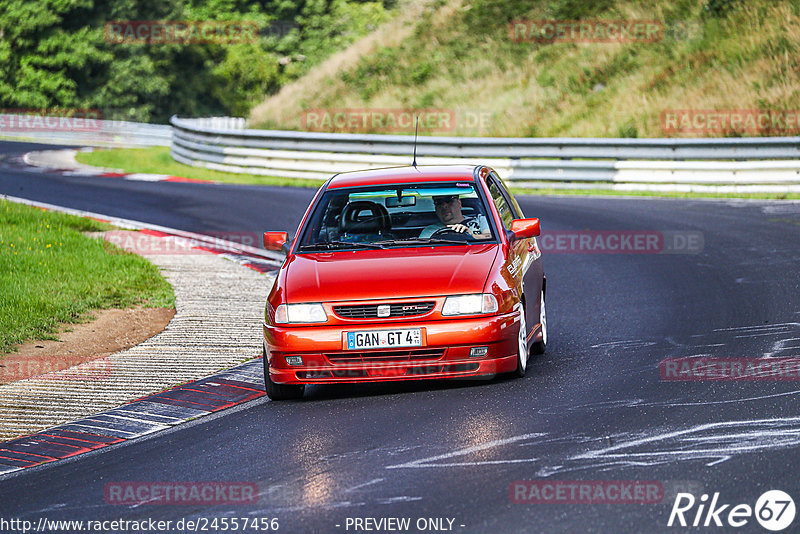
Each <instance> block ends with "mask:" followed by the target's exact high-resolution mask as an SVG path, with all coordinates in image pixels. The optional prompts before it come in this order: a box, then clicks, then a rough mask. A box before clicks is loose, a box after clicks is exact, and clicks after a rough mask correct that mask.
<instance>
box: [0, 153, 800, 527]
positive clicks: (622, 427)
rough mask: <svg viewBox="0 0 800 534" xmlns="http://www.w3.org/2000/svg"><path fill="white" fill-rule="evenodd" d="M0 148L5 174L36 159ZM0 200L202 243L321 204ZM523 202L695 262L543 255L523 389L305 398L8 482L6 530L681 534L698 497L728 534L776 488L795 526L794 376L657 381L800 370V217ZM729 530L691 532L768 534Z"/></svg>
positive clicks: (450, 386) (43, 192)
mask: <svg viewBox="0 0 800 534" xmlns="http://www.w3.org/2000/svg"><path fill="white" fill-rule="evenodd" d="M0 146H2V153H4V154H20V153H21V152H22V151H24V150H26V149H27V150H30V149H31V148H30V147H31V145H27V146H26V145H22V144H13V143H3V144H2V145H0ZM38 146H41V145H38ZM422 163H423V164H424V161H423V162H422ZM0 194H7V195H13V196H18V197H24V198H27V199H31V200H37V201H42V202H48V203H53V204H58V205H62V206H66V207H71V208H78V209H84V210H90V211H94V212H98V213H103V214H107V215H112V216H118V217H125V218H130V219H136V220H140V221H146V222H151V223H155V224H159V225H164V226H171V227H175V228H180V229H183V230H189V231H194V232H226V231H252V232H260V231H263V230H266V229H270V230H288V231H294V230H295V229H296V226H297V223H298V221H299V218H300V217H301V216H302V213H303V211H304V210H305V208H306V206H307V204H308V202H309V200H310V199H311V197H312V196H313V194H314V191H313V190H310V189H291V188H274V187H250V186H223V185H204V184H192V183H165V182H160V183H149V182H134V181H125V180H121V179H114V178H97V177H79V176H60V175H53V174H33V173H28V172H22V171H17V170H13V169H8V168H6V169H3V170H2V171H0ZM519 200H520V204H521V205H522V208H523V210H524V212H525V214H526V215H527V216H534V217H539V218H540V219H541V221H542V228H543V231H545V232H554V231H559V232H565V233H564V234H563V235H566V236H569V235H574V232H582V233H583V234H585V235H590V236H592V239H594V238H596V236H597V235H603V236H606V235H608V234H607V233H606V234H598V233H596V232H598V231H614V232H617V233H618V234H621V235H627V234H626V233H630V232H635V231H643V232H649V233H652V232H677V233H678V234H663V235H668V236H672V237H670V240H671V241H670V242H671V243H672V244H673V245H676V246H679V247H680V246H681V245H682V244H683V242H682V241H681V240H680V239H678V240H677V241H676V238H675V237H674V236H675V235H679V236H694V237H693V238H692V239H694V241H693V242H694V243H695V248H694V249H692V250H672V251H670V252H671V253H663V252H662V253H624V254H620V253H586V252H587V251H585V250H584V251H583V253H574V251H572V253H564V251H562V253H558V252H557V251H554V250H551V251H550V252H548V247H546V246H544V244H543V247H544V248H545V257H544V261H545V272H546V274H547V278H548V285H547V287H548V292H547V297H548V298H547V311H548V324H549V329H550V343H549V345H548V351H547V354H546V355H544V356H540V357H533V358H532V359H531V361H530V363H529V368H528V374H527V375H526V376H525V378H524V379H521V380H513V379H503V378H500V379H495V380H492V381H461V382H447V383H436V382H433V383H424V382H423V383H414V384H392V385H360V386H350V385H342V386H333V387H331V386H329V387H310V388H307V390H306V398H305V399H304V400H303V401H302V402H285V403H273V402H270V401H269V400H267V399H266V397H264V398H262V399H259V400H256V401H252V402H249V403H247V404H244V405H242V406H240V407H237V408H233V409H230V410H226V411H223V412H221V413H219V414H218V415H215V416H209V417H205V418H203V419H201V420H199V421H196V422H194V423H188V424H185V425H182V426H179V427H176V428H174V429H172V430H169V431H165V432H163V433H158V434H155V435H152V436H148V437H144V438H141V439H137V440H134V441H132V442H128V443H126V444H123V445H120V446H112V447H108V448H106V449H103V450H102V451H98V452H95V453H89V454H86V455H82V456H80V457H77V458H75V459H73V460H67V461H62V462H57V463H54V464H50V465H44V466H42V467H36V468H31V469H27V470H24V471H21V472H18V473H16V474H13V475H10V476H6V477H4V478H0V516H1V517H6V518H7V517H14V518H21V519H26V520H30V521H33V522H34V523H35V522H37V521H38V520H39V519H40V518H42V517H46V518H47V519H50V520H53V519H65V520H113V519H125V520H142V519H148V518H152V519H156V520H159V519H160V520H172V521H173V522H174V521H176V520H179V519H181V518H184V519H192V520H197V519H201V520H202V519H203V518H207V519H208V520H211V519H213V518H223V517H226V518H232V517H237V518H245V517H246V518H250V519H253V518H278V520H279V525H280V526H279V529H278V531H279V532H358V531H361V532H363V531H367V529H366V527H367V526H375V525H376V524H375V523H369V522H361V523H357V522H356V521H355V520H356V519H357V518H360V519H363V518H374V519H375V520H376V521H379V520H381V519H388V518H409V519H410V525H411V527H410V530H407V531H409V532H417V531H434V530H436V528H435V527H439V528H441V529H443V530H448V529H449V530H451V531H454V532H492V533H500V532H681V531H685V530H687V529H686V528H681V527H678V526H673V527H668V526H667V522H668V519H669V516H670V511H671V509H672V507H673V503H674V501H675V492H676V491H683V492H688V493H691V494H693V496H694V497H695V498H696V499H697V501H698V504H695V506H694V507H693V508H691V510H690V511H687V512H686V515H685V517H686V519H687V521H688V522H691V521H694V518H695V515H696V512H697V511H698V505H699V501H700V499H701V495H702V494H707V495H709V496H713V495H714V494H715V493H719V496H718V507H719V505H722V504H728V505H730V506H729V507H728V508H727V509H726V510H725V511H724V512H723V513H721V514H720V515H719V516H718V517H719V518H720V519H721V520H722V521H723V522H725V521H727V518H728V512H729V511H730V509H731V508H733V506H735V505H737V504H747V505H749V506H750V507H755V505H756V501H757V500H758V498H759V496H760V495H761V494H762V493H764V492H765V491H767V490H770V489H778V490H783V491H784V492H786V493H788V494H789V495H790V496H792V497H793V498H794V500H795V502H796V503H797V504H798V505H800V501H799V500H798V499H799V498H800V479H799V478H798V476H797V468H798V466H800V410H798V408H800V402H798V398H799V397H800V382H799V381H798V378H797V376H796V375H795V377H794V378H793V379H789V380H713V381H712V380H689V381H676V380H664V379H662V377H661V374H660V367H659V364H660V362H662V360H665V359H669V358H685V357H690V356H694V357H701V356H702V357H716V358H764V357H772V358H780V357H791V356H794V357H797V356H800V275H799V273H798V271H800V269H799V268H798V267H800V203H777V202H766V201H764V202H761V201H737V200H731V201H687V200H666V199H665V200H655V199H616V198H554V197H543V198H537V197H535V196H525V197H519ZM567 232H572V233H573V234H570V233H567ZM659 235H661V234H659ZM698 239H699V241H698ZM698 243H700V245H699V246H697V244H698ZM567 252H569V251H567ZM595 252H596V251H595ZM647 252H652V251H647ZM253 356H254V357H255V356H257V355H256V354H254V355H253ZM178 364H179V363H178V362H176V365H178ZM662 370H663V367H662ZM534 480H536V481H540V482H546V481H550V482H557V481H576V480H582V481H596V482H595V483H594V484H595V486H603V484H605V486H603V487H609V486H610V485H612V484H614V483H618V482H614V481H651V482H653V483H657V484H658V487H660V488H662V489H663V494H664V497H663V499H661V502H659V503H655V504H637V503H619V502H615V503H600V502H596V501H594V502H591V503H571V504H567V503H565V502H564V501H559V502H558V503H531V502H525V503H516V502H512V497H513V496H514V495H513V491H512V492H511V493H510V488H511V489H513V488H514V486H513V483H514V482H515V481H534ZM130 481H139V482H156V481H160V482H175V481H183V482H197V481H217V482H218V481H230V482H249V483H255V484H256V485H257V486H258V496H257V498H256V499H255V502H251V503H247V504H239V503H234V504H219V505H213V506H208V505H172V506H170V505H148V504H143V505H139V506H126V505H114V504H108V502H107V500H108V499H107V498H106V497H107V496H105V495H104V489H105V488H106V485H107V484H109V483H117V482H130ZM708 500H709V501H710V500H711V498H709V499H708ZM706 504H707V503H706ZM707 508H708V507H707ZM437 518H439V519H441V521H440V522H439V521H428V520H429V519H437ZM451 520H452V522H450V521H451ZM705 520H706V516H705V514H702V518H701V523H700V524H701V525H702V521H705ZM710 521H711V523H710V524H711V525H713V524H714V522H713V518H712V519H710ZM173 524H174V523H173ZM359 524H360V525H361V527H362V528H360V529H359V528H357V525H359ZM723 524H724V528H719V527H714V526H710V527H708V528H703V527H702V526H701V527H698V528H695V529H693V531H708V530H710V531H715V532H722V531H725V532H729V531H732V530H735V531H737V532H766V530H764V529H763V528H762V527H761V526H760V525H759V524H758V522H757V521H756V519H755V517H750V518H748V522H747V523H746V525H745V526H743V527H741V528H737V529H732V528H731V526H729V525H728V524H727V523H723ZM381 525H383V527H384V531H388V530H387V529H386V527H387V526H388V525H389V523H385V522H384V523H381ZM798 525H800V519H795V521H794V523H793V524H792V528H789V529H788V530H787V532H790V531H794V532H796V531H797V529H798V528H800V527H798ZM418 527H420V528H419V530H418ZM208 531H210V532H214V530H212V529H209V530H208ZM248 531H249V532H255V530H248Z"/></svg>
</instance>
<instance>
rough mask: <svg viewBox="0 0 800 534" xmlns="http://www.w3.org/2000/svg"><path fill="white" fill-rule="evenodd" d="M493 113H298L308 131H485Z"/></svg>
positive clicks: (370, 110)
mask: <svg viewBox="0 0 800 534" xmlns="http://www.w3.org/2000/svg"><path fill="white" fill-rule="evenodd" d="M491 117H492V113H491V112H490V111H487V110H478V109H445V108H426V109H404V108H328V109H325V108H320V109H306V110H304V111H303V112H302V113H301V114H300V128H301V129H303V130H305V131H307V132H349V133H410V134H412V133H414V131H415V130H416V129H417V128H418V129H419V132H424V133H437V132H438V133H444V132H453V131H455V130H456V129H459V130H463V131H474V132H485V131H487V130H488V129H489V127H490V126H491Z"/></svg>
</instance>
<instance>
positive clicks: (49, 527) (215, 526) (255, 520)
mask: <svg viewBox="0 0 800 534" xmlns="http://www.w3.org/2000/svg"><path fill="white" fill-rule="evenodd" d="M279 531H280V521H279V520H278V518H275V517H254V516H246V517H228V516H226V517H204V516H200V517H197V516H193V517H191V518H185V517H184V518H180V519H166V520H165V519H153V518H141V519H101V520H95V519H82V520H73V519H49V518H47V517H40V518H38V519H37V520H35V521H32V520H29V519H21V518H17V517H12V518H5V517H0V532H3V533H4V534H6V533H8V534H11V533H14V532H20V533H22V534H28V533H29V532H48V533H50V532H69V533H74V532H98V533H99V532H103V533H109V532H262V533H263V532H279Z"/></svg>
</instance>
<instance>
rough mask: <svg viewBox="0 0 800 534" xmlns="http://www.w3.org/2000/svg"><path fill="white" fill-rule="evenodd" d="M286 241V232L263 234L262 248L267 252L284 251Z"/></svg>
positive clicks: (287, 239)
mask: <svg viewBox="0 0 800 534" xmlns="http://www.w3.org/2000/svg"><path fill="white" fill-rule="evenodd" d="M288 241H289V234H287V233H286V232H264V248H265V249H267V250H275V251H278V252H281V251H284V250H283V249H284V247H285V246H286V245H287V242H288ZM284 252H285V251H284Z"/></svg>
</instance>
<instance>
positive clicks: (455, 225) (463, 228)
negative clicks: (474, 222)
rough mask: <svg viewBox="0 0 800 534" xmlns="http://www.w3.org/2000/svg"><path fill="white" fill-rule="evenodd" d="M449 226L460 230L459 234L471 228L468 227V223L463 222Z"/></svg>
mask: <svg viewBox="0 0 800 534" xmlns="http://www.w3.org/2000/svg"><path fill="white" fill-rule="evenodd" d="M447 227H448V228H450V229H451V230H452V231H454V232H458V233H459V234H463V233H464V232H466V231H467V230H469V228H467V227H466V225H463V224H448V225H447Z"/></svg>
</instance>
